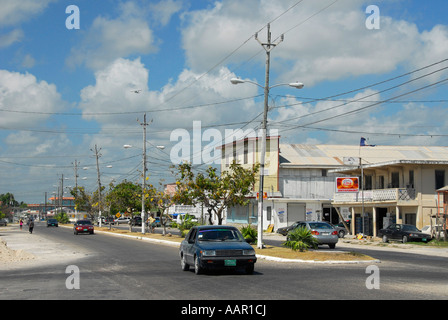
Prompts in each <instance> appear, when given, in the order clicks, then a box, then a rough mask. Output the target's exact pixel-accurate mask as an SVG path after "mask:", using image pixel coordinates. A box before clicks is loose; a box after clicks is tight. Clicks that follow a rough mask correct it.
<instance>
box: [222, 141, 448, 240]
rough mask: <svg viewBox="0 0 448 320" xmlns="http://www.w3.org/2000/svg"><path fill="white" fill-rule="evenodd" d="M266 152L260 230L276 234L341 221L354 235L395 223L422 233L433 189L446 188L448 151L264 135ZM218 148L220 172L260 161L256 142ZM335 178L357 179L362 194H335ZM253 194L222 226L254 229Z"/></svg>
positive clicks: (433, 210) (232, 210)
mask: <svg viewBox="0 0 448 320" xmlns="http://www.w3.org/2000/svg"><path fill="white" fill-rule="evenodd" d="M267 146H268V147H267V150H268V152H267V156H266V166H265V172H264V173H265V176H264V181H265V182H264V194H263V196H264V201H263V206H264V208H263V209H264V214H263V217H264V222H263V225H264V226H268V225H274V230H276V229H278V228H280V227H283V226H287V225H290V224H292V223H293V222H295V221H299V220H323V221H329V222H332V223H337V222H339V221H340V220H341V219H344V220H351V221H352V222H353V223H351V229H352V230H351V231H352V233H360V232H364V233H365V234H368V235H376V234H377V232H378V230H379V229H381V228H383V226H384V225H385V224H388V223H392V222H397V223H409V224H414V225H416V226H417V227H419V228H421V227H423V226H424V225H427V224H430V219H431V215H435V213H436V210H437V205H436V190H438V189H440V188H441V187H443V186H445V184H446V178H445V175H446V172H447V171H448V147H423V146H375V147H371V146H359V145H304V144H280V138H279V137H268V139H267ZM222 148H223V152H222V162H221V170H226V169H227V168H228V165H229V163H230V162H231V161H232V160H233V159H236V161H237V162H238V163H241V164H243V165H245V166H250V165H253V164H254V163H257V162H258V161H259V153H260V152H259V150H261V148H259V139H256V138H253V139H251V138H248V139H245V140H243V141H237V142H234V143H233V144H228V145H224V146H222ZM361 176H362V177H361ZM337 177H358V178H359V181H360V188H359V189H358V191H356V192H349V193H337V192H336V183H335V181H336V178H337ZM257 179H258V177H257ZM257 194H258V183H257V184H256V186H255V188H254V192H253V195H252V198H251V203H250V205H249V206H247V207H234V208H229V209H228V211H227V217H226V223H230V224H232V223H237V224H241V223H242V224H248V223H252V224H256V223H257ZM363 212H364V219H362V213H363ZM362 221H364V228H363V227H362Z"/></svg>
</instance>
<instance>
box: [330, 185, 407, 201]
mask: <svg viewBox="0 0 448 320" xmlns="http://www.w3.org/2000/svg"><path fill="white" fill-rule="evenodd" d="M363 193H364V202H365V203H366V202H369V203H378V204H380V203H385V202H387V203H397V204H398V203H399V204H414V201H415V200H416V192H415V189H413V188H390V189H374V190H364V191H360V192H353V193H335V194H334V197H333V203H336V202H337V203H351V204H361V203H362V201H363Z"/></svg>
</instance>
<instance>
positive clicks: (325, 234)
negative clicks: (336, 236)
mask: <svg viewBox="0 0 448 320" xmlns="http://www.w3.org/2000/svg"><path fill="white" fill-rule="evenodd" d="M329 234H330V232H322V235H323V236H328V235H329Z"/></svg>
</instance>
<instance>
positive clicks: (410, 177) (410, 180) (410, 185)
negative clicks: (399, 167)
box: [408, 170, 414, 188]
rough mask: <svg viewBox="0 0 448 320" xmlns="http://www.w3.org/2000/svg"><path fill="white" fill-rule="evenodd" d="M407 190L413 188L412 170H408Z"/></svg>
mask: <svg viewBox="0 0 448 320" xmlns="http://www.w3.org/2000/svg"><path fill="white" fill-rule="evenodd" d="M408 188H414V170H409V186H408Z"/></svg>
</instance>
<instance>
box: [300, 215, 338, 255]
mask: <svg viewBox="0 0 448 320" xmlns="http://www.w3.org/2000/svg"><path fill="white" fill-rule="evenodd" d="M301 227H305V228H307V229H308V230H311V234H312V235H313V236H314V237H315V238H316V239H317V241H318V242H319V244H328V246H329V247H330V249H334V248H336V243H338V240H339V237H338V231H337V230H336V229H335V228H334V227H333V226H332V225H330V224H329V223H327V222H322V221H302V222H300V223H298V224H297V225H296V228H301Z"/></svg>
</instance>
